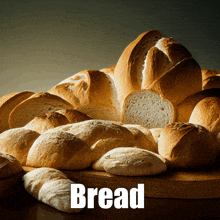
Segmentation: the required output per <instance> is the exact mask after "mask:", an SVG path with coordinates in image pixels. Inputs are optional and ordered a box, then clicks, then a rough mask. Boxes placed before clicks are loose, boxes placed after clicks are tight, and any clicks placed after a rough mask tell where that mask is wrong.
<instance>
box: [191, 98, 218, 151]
mask: <svg viewBox="0 0 220 220" xmlns="http://www.w3.org/2000/svg"><path fill="white" fill-rule="evenodd" d="M189 122H190V123H193V124H199V125H202V126H204V127H205V128H207V129H208V130H209V131H210V132H212V134H213V135H217V134H218V133H219V132H220V97H207V98H204V99H202V100H201V101H200V102H198V104H197V105H196V106H195V108H194V109H193V112H192V114H191V116H190V119H189ZM219 150H220V149H219Z"/></svg>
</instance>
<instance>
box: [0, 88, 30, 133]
mask: <svg viewBox="0 0 220 220" xmlns="http://www.w3.org/2000/svg"><path fill="white" fill-rule="evenodd" d="M33 94H34V93H33V92H29V91H24V92H14V93H10V94H7V95H5V96H2V97H1V98H0V133H1V132H3V131H6V130H8V129H10V126H9V122H8V120H9V115H10V113H11V111H12V110H13V109H14V108H15V107H16V106H17V105H18V104H19V103H21V102H22V101H24V100H25V99H27V98H28V97H30V96H31V95H33Z"/></svg>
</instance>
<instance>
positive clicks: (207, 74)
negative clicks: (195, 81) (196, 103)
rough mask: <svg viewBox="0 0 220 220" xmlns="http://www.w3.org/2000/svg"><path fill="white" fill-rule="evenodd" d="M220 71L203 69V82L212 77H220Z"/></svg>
mask: <svg viewBox="0 0 220 220" xmlns="http://www.w3.org/2000/svg"><path fill="white" fill-rule="evenodd" d="M219 75H220V71H217V70H213V69H203V70H202V81H204V80H206V79H207V78H209V77H211V76H219Z"/></svg>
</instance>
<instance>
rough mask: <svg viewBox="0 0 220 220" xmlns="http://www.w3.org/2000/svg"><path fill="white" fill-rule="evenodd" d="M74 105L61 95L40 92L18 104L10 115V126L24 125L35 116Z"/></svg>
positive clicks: (70, 107)
mask: <svg viewBox="0 0 220 220" xmlns="http://www.w3.org/2000/svg"><path fill="white" fill-rule="evenodd" d="M72 108H73V106H72V105H71V104H70V103H69V102H67V101H66V100H64V99H62V98H60V97H59V96H56V95H52V94H49V93H47V92H40V93H36V94H34V95H32V96H30V97H29V98H28V99H26V100H24V101H23V102H21V103H20V104H19V105H17V106H16V107H15V108H14V109H13V111H12V112H11V114H10V116H9V126H10V128H17V127H23V126H25V125H26V124H27V123H28V122H30V121H31V120H32V119H34V117H37V116H40V115H43V114H45V113H48V112H51V111H57V110H61V109H72Z"/></svg>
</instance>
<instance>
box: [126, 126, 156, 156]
mask: <svg viewBox="0 0 220 220" xmlns="http://www.w3.org/2000/svg"><path fill="white" fill-rule="evenodd" d="M122 126H124V127H126V128H127V129H128V130H129V131H131V132H132V134H133V135H134V138H135V139H136V140H137V142H138V143H139V144H138V146H139V148H142V149H145V150H149V151H153V152H155V153H158V146H157V142H156V141H155V139H154V137H153V135H152V133H151V131H150V129H149V128H147V127H145V126H142V125H137V124H123V125H122Z"/></svg>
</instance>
